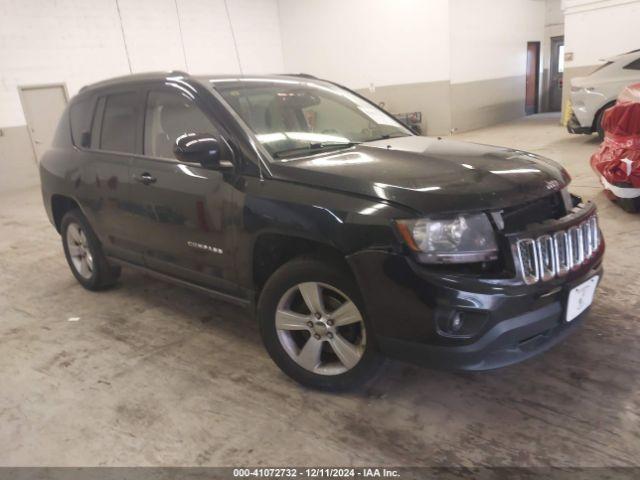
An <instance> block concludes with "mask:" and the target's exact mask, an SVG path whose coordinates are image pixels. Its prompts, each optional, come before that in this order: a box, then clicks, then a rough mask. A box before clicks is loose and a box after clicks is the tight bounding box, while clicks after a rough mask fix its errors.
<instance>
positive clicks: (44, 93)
mask: <svg viewBox="0 0 640 480" xmlns="http://www.w3.org/2000/svg"><path fill="white" fill-rule="evenodd" d="M20 99H21V101H22V108H23V110H24V116H25V118H26V119H27V128H28V129H29V135H30V136H31V143H33V149H34V151H35V154H36V159H37V160H40V158H41V157H42V154H43V153H44V152H46V151H47V149H48V148H49V146H50V145H51V141H52V140H53V135H54V133H55V131H56V128H57V126H58V121H59V120H60V116H61V115H62V112H63V111H64V108H65V107H66V105H67V92H66V90H65V88H64V85H44V86H37V87H20Z"/></svg>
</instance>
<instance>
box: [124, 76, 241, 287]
mask: <svg viewBox="0 0 640 480" xmlns="http://www.w3.org/2000/svg"><path fill="white" fill-rule="evenodd" d="M145 99H146V106H145V114H144V141H143V145H144V146H143V150H144V154H143V156H141V157H137V158H135V159H134V160H133V165H132V170H131V176H132V179H133V181H134V185H133V188H132V200H133V205H134V209H135V210H136V211H137V212H139V216H138V218H137V223H138V224H137V226H136V229H137V230H140V231H142V232H144V239H143V242H141V243H140V244H139V246H140V251H141V252H142V253H143V255H144V259H145V263H146V264H147V266H148V267H150V268H152V269H154V270H156V271H160V272H163V273H166V274H169V275H171V276H174V277H177V278H180V279H183V280H187V281H190V282H192V283H196V284H199V285H202V286H205V287H209V288H213V289H216V290H218V291H223V292H227V293H233V292H234V289H235V270H234V268H233V261H232V258H233V256H232V255H231V251H232V242H233V241H232V235H231V233H230V232H231V225H230V220H229V219H230V218H232V213H233V212H232V211H233V210H234V206H233V204H232V201H231V200H232V191H233V187H232V185H231V179H232V175H231V174H229V173H221V172H218V171H215V170H209V169H206V168H203V167H201V166H200V165H194V164H185V163H182V162H179V161H178V160H176V158H175V157H174V155H173V146H174V144H175V141H176V139H177V138H178V137H179V136H181V135H184V134H185V133H210V134H216V135H218V134H219V133H220V129H219V127H218V125H217V124H216V120H215V119H214V118H212V117H211V115H209V114H206V113H205V112H204V111H203V109H202V108H201V107H200V106H199V105H198V101H197V100H198V99H197V98H196V97H195V96H194V94H192V93H191V92H190V91H188V90H186V89H185V88H184V87H183V86H182V85H175V86H174V85H171V84H162V85H158V86H156V87H150V88H149V89H148V90H147V91H146V92H145Z"/></svg>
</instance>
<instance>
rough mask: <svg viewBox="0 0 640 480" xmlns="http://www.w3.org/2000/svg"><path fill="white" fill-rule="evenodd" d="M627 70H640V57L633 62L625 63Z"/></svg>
mask: <svg viewBox="0 0 640 480" xmlns="http://www.w3.org/2000/svg"><path fill="white" fill-rule="evenodd" d="M624 68H625V70H640V58H637V59H636V60H634V61H633V62H631V63H629V64H628V65H625V67H624Z"/></svg>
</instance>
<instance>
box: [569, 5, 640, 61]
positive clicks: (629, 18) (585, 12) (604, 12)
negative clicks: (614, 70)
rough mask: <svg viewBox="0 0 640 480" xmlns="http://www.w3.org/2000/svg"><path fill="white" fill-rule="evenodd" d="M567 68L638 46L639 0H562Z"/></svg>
mask: <svg viewBox="0 0 640 480" xmlns="http://www.w3.org/2000/svg"><path fill="white" fill-rule="evenodd" d="M563 9H564V13H565V51H566V52H572V53H573V60H572V61H570V62H567V63H566V66H567V67H570V68H574V67H585V66H591V65H597V64H599V63H601V62H600V60H601V59H602V58H607V57H611V56H614V55H618V54H621V53H625V52H628V51H630V50H635V49H638V48H640V1H630V0H601V1H598V0H564V1H563Z"/></svg>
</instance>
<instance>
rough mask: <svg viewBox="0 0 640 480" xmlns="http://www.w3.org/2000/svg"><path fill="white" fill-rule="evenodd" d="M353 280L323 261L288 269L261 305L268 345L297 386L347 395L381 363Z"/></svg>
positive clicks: (290, 264)
mask: <svg viewBox="0 0 640 480" xmlns="http://www.w3.org/2000/svg"><path fill="white" fill-rule="evenodd" d="M364 312H365V310H364V306H363V304H362V301H361V300H360V295H359V292H358V290H357V288H356V286H355V283H354V282H353V280H352V278H351V276H350V275H349V274H348V273H347V272H344V271H342V270H341V269H340V268H339V267H335V266H333V265H331V264H327V263H325V262H322V261H320V260H318V259H313V258H300V259H295V260H292V261H290V262H288V263H287V264H285V265H283V266H282V267H281V268H280V269H278V271H276V272H275V273H274V274H273V275H272V276H271V278H269V280H268V281H267V284H266V285H265V287H264V289H263V290H262V293H261V295H260V300H259V302H258V319H259V322H260V332H261V335H262V339H263V342H264V344H265V347H266V348H267V351H268V352H269V354H270V356H271V358H272V359H273V360H274V362H275V363H276V364H277V365H278V366H279V367H280V369H281V370H282V371H283V372H284V373H286V374H287V375H289V376H290V377H291V378H293V379H294V380H296V381H297V382H299V383H301V384H303V385H306V386H309V387H313V388H320V389H325V390H344V389H348V388H351V387H354V386H356V385H359V384H361V383H363V382H364V381H366V380H367V379H369V378H370V377H371V376H372V375H373V373H374V372H375V371H376V370H377V367H378V366H379V365H380V363H381V357H380V356H379V354H378V352H377V351H376V349H375V343H374V337H373V332H372V330H371V328H370V326H369V323H368V322H367V320H366V317H365V313H364Z"/></svg>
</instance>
